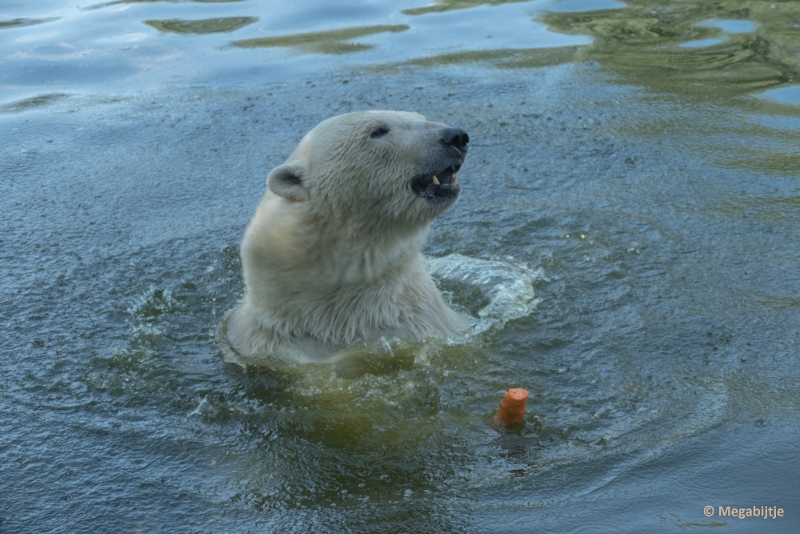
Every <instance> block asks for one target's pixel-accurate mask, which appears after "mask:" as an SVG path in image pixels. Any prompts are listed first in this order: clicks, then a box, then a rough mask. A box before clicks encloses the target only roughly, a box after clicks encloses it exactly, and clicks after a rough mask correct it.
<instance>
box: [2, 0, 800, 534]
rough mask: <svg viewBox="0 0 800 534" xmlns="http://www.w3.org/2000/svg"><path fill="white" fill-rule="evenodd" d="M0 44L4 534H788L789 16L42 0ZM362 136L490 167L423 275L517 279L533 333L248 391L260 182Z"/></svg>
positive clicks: (687, 4) (699, 6) (376, 354)
mask: <svg viewBox="0 0 800 534" xmlns="http://www.w3.org/2000/svg"><path fill="white" fill-rule="evenodd" d="M0 36H2V37H3V39H2V41H0V58H2V59H0V62H2V68H1V69H0V141H1V142H0V188H2V190H1V193H2V194H0V198H1V199H2V200H0V202H1V203H2V205H1V206H0V211H2V213H3V222H4V232H3V236H2V237H0V269H1V270H2V282H1V283H0V321H2V326H3V331H4V339H5V341H6V342H5V343H4V352H3V356H4V357H3V358H2V360H1V361H2V363H0V366H2V370H1V371H0V405H1V406H2V411H3V414H4V415H3V418H2V419H1V420H0V421H1V422H0V465H2V466H3V467H2V476H0V530H2V531H8V532H80V531H99V532H120V531H123V532H248V531H256V530H258V531H267V532H269V531H276V532H309V531H321V532H387V531H388V532H394V531H408V532H509V531H512V530H516V531H519V532H571V531H589V532H678V531H681V532H685V531H687V530H698V529H707V528H709V527H714V528H717V529H722V530H724V531H726V532H753V531H759V532H791V531H794V530H796V529H797V528H799V527H800V515H798V514H800V499H798V491H797V490H798V482H797V481H798V480H800V467H799V466H798V457H800V456H799V453H800V450H798V445H797V443H798V442H799V441H798V438H800V431H798V428H799V425H798V423H800V420H799V419H798V415H797V414H798V413H800V412H799V411H798V408H800V406H798V398H800V397H799V396H798V394H799V393H800V391H798V386H797V384H800V367H799V366H798V353H799V352H798V343H799V342H800V298H798V295H800V276H798V270H797V265H798V263H799V262H800V247H799V246H798V237H800V236H798V228H800V220H799V219H800V216H799V215H798V213H799V212H798V208H800V200H799V199H800V191H799V190H798V183H797V177H798V174H800V156H798V149H797V147H798V141H800V140H799V139H798V133H797V132H798V131H800V130H799V129H798V126H800V124H799V123H798V120H799V115H798V108H797V98H796V93H797V77H798V72H797V71H798V68H800V65H799V64H798V59H797V58H798V57H800V50H798V47H800V11H798V10H797V9H796V6H795V5H794V3H793V2H774V3H762V2H755V1H740V2H733V1H730V2H727V1H721V2H714V3H713V5H712V4H709V3H707V2H699V1H693V2H692V1H677V0H675V1H672V2H667V3H665V2H655V1H645V0H639V1H636V0H630V1H629V2H626V3H621V2H615V1H607V0H598V1H592V0H582V1H578V0H575V1H566V2H539V1H532V2H497V1H493V2H481V1H437V2H434V3H426V2H424V1H420V2H412V1H407V2H404V3H401V4H397V3H392V2H388V1H387V2H381V1H378V2H351V3H347V4H346V5H342V6H339V5H336V6H333V5H331V4H330V3H324V2H319V3H317V2H304V3H298V2H271V3H260V2H255V1H253V0H243V1H227V2H222V1H219V2H188V1H187V2H166V1H165V2H136V1H116V2H106V3H102V2H96V1H95V0H90V1H78V2H63V1H62V0H50V1H45V2H37V3H36V5H35V6H32V5H30V4H29V3H26V2H16V3H14V2H7V3H6V4H4V5H3V6H2V7H1V8H0ZM374 108H389V109H405V110H413V111H418V112H420V113H422V114H424V115H426V116H427V117H428V118H429V119H432V120H438V121H442V122H445V123H448V124H451V125H453V126H458V127H461V128H464V129H465V130H467V131H468V132H469V133H470V139H471V147H470V156H469V158H468V160H467V162H466V164H465V166H464V168H463V170H462V171H461V172H460V173H459V178H460V180H459V182H460V184H462V185H463V195H462V199H461V200H460V201H459V203H458V204H457V205H456V207H455V208H454V209H453V210H451V211H450V212H449V213H448V214H447V215H446V216H445V217H443V218H442V219H440V220H439V221H438V222H437V223H436V224H435V225H434V228H433V230H432V233H431V238H430V241H429V243H428V246H427V247H426V250H425V252H426V254H427V255H429V256H430V257H432V258H434V260H433V264H432V266H435V265H436V261H439V260H436V259H435V258H444V257H448V256H449V255H453V254H460V255H462V256H464V257H466V258H468V259H470V258H471V259H478V260H486V261H489V262H502V264H504V265H513V266H515V269H518V270H514V271H513V272H514V273H516V274H515V275H514V276H517V277H521V276H522V275H523V274H525V276H528V277H529V279H530V281H531V283H532V288H533V290H534V293H535V305H531V307H530V309H526V310H525V311H526V313H521V314H517V315H515V316H514V317H515V318H513V319H511V320H508V321H507V322H505V321H498V322H496V323H492V324H493V325H494V326H493V327H491V328H487V329H486V331H485V332H483V333H482V334H480V335H478V336H476V337H475V339H474V340H473V342H471V343H467V344H458V345H448V344H436V343H431V344H423V345H411V344H404V343H402V342H398V343H396V344H394V345H391V344H390V345H389V346H388V347H374V348H372V349H371V350H370V351H368V352H367V353H366V354H364V355H363V357H362V358H360V359H357V360H355V361H354V362H351V363H350V364H347V365H334V366H331V365H309V366H293V365H279V364H274V365H268V366H252V365H251V366H246V367H242V366H239V365H236V364H230V363H226V362H225V361H224V359H223V357H222V355H221V353H220V350H219V349H218V347H217V345H215V343H214V333H215V331H216V327H217V325H218V324H219V321H220V320H221V318H222V315H223V314H224V313H225V311H226V310H228V309H229V308H231V307H232V306H234V305H235V303H236V302H237V300H238V298H239V297H240V295H241V291H242V285H241V276H240V269H241V266H240V263H239V259H238V245H239V242H240V240H241V236H242V233H243V231H244V228H245V227H246V225H247V222H248V220H249V218H250V216H251V215H252V212H253V210H254V209H255V206H256V205H257V202H258V200H259V198H260V195H261V194H262V193H263V191H264V181H265V179H266V176H267V174H268V173H269V170H270V169H271V168H273V167H274V166H275V165H277V164H279V163H281V162H282V161H283V160H284V159H285V158H286V157H287V156H288V155H289V154H290V153H291V152H292V150H293V148H294V146H295V144H296V143H297V142H298V140H299V139H300V138H301V137H302V135H303V134H304V133H305V132H306V131H307V130H308V129H310V128H311V127H313V126H314V125H315V124H316V123H318V122H319V121H320V120H322V119H324V118H326V117H328V116H331V115H334V114H337V113H342V112H346V111H352V110H360V109H374ZM450 257H452V256H450ZM440 267H441V265H440ZM440 278H441V277H440ZM456 278H457V277H455V278H453V277H451V278H450V279H449V280H445V279H442V281H441V284H442V289H443V290H444V291H446V292H448V294H449V295H450V296H451V298H452V300H453V301H454V302H455V304H456V305H457V306H460V307H461V308H462V309H464V310H465V311H468V312H471V313H473V315H475V316H476V317H478V316H479V315H480V310H483V309H486V308H485V307H486V306H487V305H488V304H489V303H490V302H491V295H489V294H488V293H485V292H482V291H481V290H479V288H476V287H477V286H476V284H475V283H473V281H471V280H463V279H456ZM512 278H513V277H512ZM478 285H480V284H478ZM508 307H509V308H511V307H512V304H511V303H509V305H508ZM509 387H525V388H526V389H528V390H529V391H530V392H531V398H530V402H529V413H528V415H527V418H526V421H525V425H524V427H523V428H521V429H518V430H517V431H515V432H509V433H497V432H495V431H494V430H492V429H490V428H489V426H488V422H489V421H490V419H491V416H492V414H493V412H494V410H495V409H496V407H497V403H498V401H499V399H500V396H501V395H502V392H503V391H504V390H505V389H507V388H509ZM709 505H710V506H712V507H714V515H713V516H711V517H707V516H706V515H704V513H703V509H704V507H705V506H709ZM719 506H722V507H725V506H732V507H752V506H759V507H760V506H777V507H782V508H783V509H784V510H785V515H784V517H783V518H780V519H775V520H763V519H753V518H750V519H742V520H740V519H737V518H732V517H719V516H718V515H719V514H718V510H719V508H718V507H719Z"/></svg>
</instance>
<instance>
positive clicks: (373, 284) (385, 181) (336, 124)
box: [223, 111, 469, 362]
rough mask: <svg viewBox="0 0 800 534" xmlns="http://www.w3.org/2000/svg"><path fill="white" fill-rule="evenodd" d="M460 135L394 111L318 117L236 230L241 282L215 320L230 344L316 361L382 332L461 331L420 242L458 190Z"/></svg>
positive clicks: (463, 143)
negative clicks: (232, 302) (236, 299)
mask: <svg viewBox="0 0 800 534" xmlns="http://www.w3.org/2000/svg"><path fill="white" fill-rule="evenodd" d="M468 142H469V136H468V135H467V133H466V132H465V131H463V130H460V129H456V128H451V127H449V126H447V125H445V124H441V123H438V122H429V121H427V120H426V119H425V117H423V116H422V115H419V114H417V113H409V112H401V111H363V112H355V113H347V114H345V115H339V116H336V117H332V118H329V119H327V120H325V121H323V122H321V123H320V124H318V125H317V126H316V127H314V128H313V129H312V130H311V131H310V132H309V133H308V134H306V136H305V137H303V139H302V140H301V141H300V144H299V145H298V147H297V149H296V150H295V151H294V153H293V154H292V155H291V156H289V159H288V160H287V161H286V162H285V163H283V164H282V165H279V166H278V167H276V168H275V169H273V170H272V172H270V174H269V176H268V178H267V191H266V193H265V194H264V196H263V198H262V200H261V202H260V204H259V206H258V208H257V210H256V213H255V216H254V217H253V219H252V221H251V222H250V225H249V227H248V228H247V231H246V233H245V236H244V240H243V241H242V246H241V258H242V267H243V274H244V284H245V294H244V298H243V300H242V302H241V303H240V305H239V307H238V308H236V309H235V310H233V311H232V312H230V313H229V315H228V317H227V319H226V322H225V323H223V332H224V333H226V334H227V338H228V341H229V342H230V345H231V346H232V348H234V349H235V350H236V351H237V352H238V353H240V354H242V355H245V356H253V355H262V354H263V355H271V356H274V357H277V358H280V359H283V360H288V361H293V362H313V361H324V360H328V359H329V358H330V357H331V356H333V355H334V354H335V353H336V352H337V351H339V350H341V349H343V348H344V347H346V346H348V345H352V344H354V343H359V342H364V341H366V342H368V341H370V340H376V339H380V338H381V337H386V338H395V337H396V338H400V339H407V340H414V341H419V340H423V339H425V338H428V337H430V336H437V337H444V338H447V337H454V336H460V335H462V334H464V333H465V332H466V329H467V326H468V325H467V318H466V317H465V316H463V315H461V314H458V313H456V312H455V311H453V310H452V309H450V308H449V307H448V306H447V304H445V302H444V301H443V300H442V296H441V294H440V293H439V291H438V289H437V288H436V286H435V285H434V283H433V280H432V278H431V276H430V275H429V274H428V272H427V269H426V266H425V263H424V259H423V256H422V254H421V253H420V251H421V249H422V246H423V245H424V244H425V240H426V237H427V234H428V231H429V229H430V227H431V224H432V223H433V221H434V219H435V218H436V217H437V216H439V215H441V214H443V213H444V212H445V211H446V210H447V209H448V208H450V207H451V206H453V204H455V202H456V200H457V199H458V196H459V192H460V188H459V185H458V177H457V175H456V172H458V170H459V169H460V168H461V165H462V163H464V158H465V156H466V154H467V144H468Z"/></svg>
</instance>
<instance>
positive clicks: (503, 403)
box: [492, 388, 528, 429]
mask: <svg viewBox="0 0 800 534" xmlns="http://www.w3.org/2000/svg"><path fill="white" fill-rule="evenodd" d="M527 404H528V392H527V391H525V390H524V389H522V388H511V389H509V390H508V391H507V392H506V394H505V395H503V398H502V399H501V400H500V407H499V408H498V409H497V413H496V414H495V415H494V417H493V418H492V428H495V429H500V428H504V427H507V426H509V425H512V424H514V423H519V422H521V421H522V420H523V419H525V410H526V409H527Z"/></svg>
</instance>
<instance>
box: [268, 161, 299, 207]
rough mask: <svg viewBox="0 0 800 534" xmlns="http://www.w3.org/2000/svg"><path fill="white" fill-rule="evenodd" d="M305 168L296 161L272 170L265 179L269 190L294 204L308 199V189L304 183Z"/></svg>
mask: <svg viewBox="0 0 800 534" xmlns="http://www.w3.org/2000/svg"><path fill="white" fill-rule="evenodd" d="M305 175H306V168H305V166H304V165H302V164H301V163H298V162H296V161H293V162H290V163H284V164H283V165H279V166H277V167H275V168H274V169H272V172H271V173H269V176H268V177H267V187H269V190H270V191H272V192H273V193H275V194H276V195H278V196H279V197H283V198H285V199H287V200H292V201H294V202H302V201H304V200H308V199H309V194H308V187H307V186H306V183H305V181H304V178H305Z"/></svg>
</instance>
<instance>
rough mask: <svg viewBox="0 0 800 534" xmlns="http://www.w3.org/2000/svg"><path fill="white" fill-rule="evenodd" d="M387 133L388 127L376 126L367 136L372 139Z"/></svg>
mask: <svg viewBox="0 0 800 534" xmlns="http://www.w3.org/2000/svg"><path fill="white" fill-rule="evenodd" d="M387 133H389V128H387V127H386V126H378V127H376V128H374V129H373V130H372V133H370V134H369V136H370V137H371V138H373V139H376V138H378V137H383V136H384V135H386V134H387Z"/></svg>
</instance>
